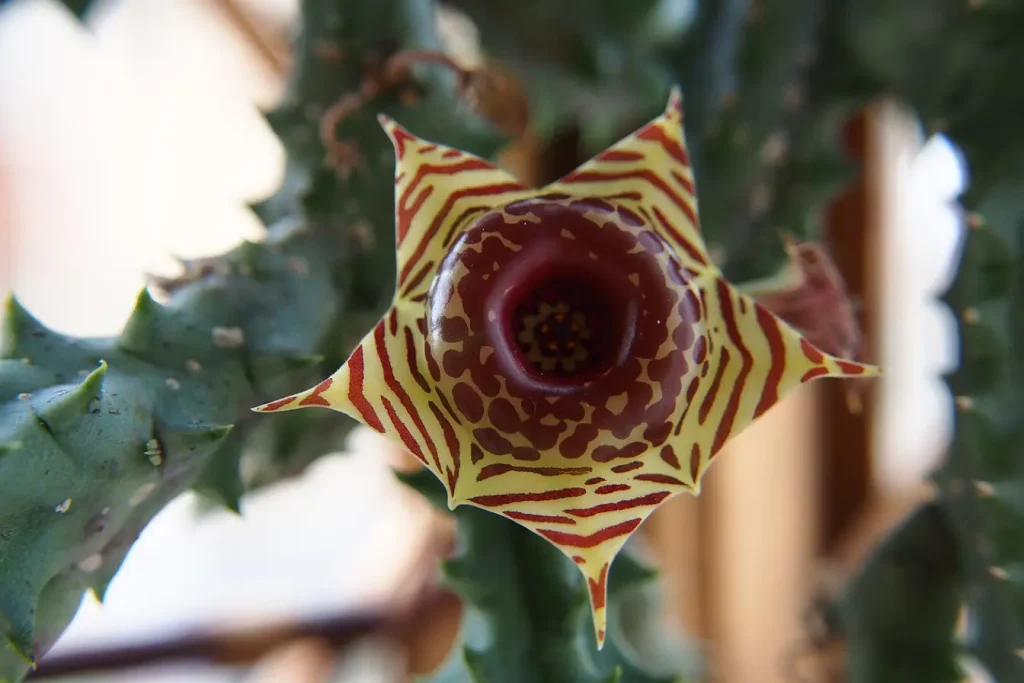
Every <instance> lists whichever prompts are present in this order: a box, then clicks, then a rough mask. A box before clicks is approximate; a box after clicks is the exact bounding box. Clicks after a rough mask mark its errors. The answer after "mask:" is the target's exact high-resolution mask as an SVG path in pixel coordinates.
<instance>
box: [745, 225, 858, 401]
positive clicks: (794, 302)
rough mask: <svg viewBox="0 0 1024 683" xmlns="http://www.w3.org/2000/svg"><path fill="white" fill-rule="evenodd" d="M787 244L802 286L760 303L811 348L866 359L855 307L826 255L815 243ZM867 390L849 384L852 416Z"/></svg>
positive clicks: (789, 241) (769, 295)
mask: <svg viewBox="0 0 1024 683" xmlns="http://www.w3.org/2000/svg"><path fill="white" fill-rule="evenodd" d="M785 242H786V251H787V253H788V255H789V258H790V261H791V262H792V265H793V267H795V268H796V270H797V272H798V274H799V277H800V281H799V283H798V284H796V285H795V286H793V287H790V288H788V289H784V290H781V291H778V292H771V293H767V294H762V295H759V296H758V297H757V299H758V302H759V303H761V304H762V305H763V306H764V307H765V308H767V309H768V310H769V311H771V312H772V313H774V314H775V315H777V316H778V317H780V318H782V319H783V320H785V321H786V322H787V323H789V324H790V325H792V326H793V327H794V328H796V329H797V330H799V331H800V332H801V334H802V335H803V336H804V337H805V338H806V340H807V342H809V344H810V345H813V347H816V348H817V349H820V350H821V351H824V352H826V353H830V354H832V355H835V356H838V357H839V358H848V359H850V360H856V361H862V360H864V353H863V338H862V335H861V329H860V325H859V324H858V322H857V316H856V313H855V311H854V306H853V302H852V301H851V299H850V295H849V293H848V292H847V289H846V283H845V282H844V280H843V277H842V275H841V274H840V273H839V269H838V268H837V267H836V264H835V263H834V262H833V260H832V258H831V257H830V256H829V254H828V252H827V251H826V250H825V248H824V247H823V246H821V245H819V244H816V243H813V242H803V243H798V242H796V241H794V240H793V239H792V238H788V237H787V238H786V240H785ZM805 348H807V344H806V343H805ZM865 388H866V385H864V384H863V383H856V382H847V383H846V390H847V404H848V405H849V407H850V409H851V411H854V412H859V411H860V406H861V398H862V394H863V391H864V389H865Z"/></svg>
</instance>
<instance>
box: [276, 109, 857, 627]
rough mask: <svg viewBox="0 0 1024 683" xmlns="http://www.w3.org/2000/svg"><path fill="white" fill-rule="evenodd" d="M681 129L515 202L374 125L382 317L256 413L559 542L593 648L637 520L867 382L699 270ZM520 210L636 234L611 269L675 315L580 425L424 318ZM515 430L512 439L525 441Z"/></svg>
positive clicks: (491, 170) (569, 412)
mask: <svg viewBox="0 0 1024 683" xmlns="http://www.w3.org/2000/svg"><path fill="white" fill-rule="evenodd" d="M682 120H683V109H682V101H681V98H680V96H679V93H678V91H674V92H673V95H672V97H671V98H670V101H669V103H668V106H667V107H666V109H665V111H664V113H663V114H662V115H661V116H659V117H658V118H656V119H655V120H654V121H652V122H651V123H649V124H648V125H647V126H645V127H643V128H641V129H640V130H639V131H637V132H636V133H635V134H633V135H631V136H629V137H627V138H625V139H624V140H622V141H620V142H619V143H617V144H616V145H614V146H613V147H611V148H610V149H608V150H606V151H605V152H603V153H602V154H600V155H598V156H597V157H595V158H594V159H593V160H591V161H589V162H587V163H586V164H584V165H583V166H581V167H580V168H579V169H577V170H576V171H574V172H573V173H570V174H569V175H567V176H566V177H565V178H563V179H561V180H560V181H558V182H556V183H553V184H552V185H550V186H547V187H544V188H540V189H537V190H529V189H527V188H525V187H524V186H523V185H522V184H521V183H519V182H518V181H517V180H516V179H515V178H513V177H512V176H510V175H509V174H508V173H506V172H504V171H502V170H501V169H499V168H497V167H495V166H494V165H492V164H490V163H489V162H487V161H485V160H483V159H480V158H478V157H475V156H472V155H470V154H467V153H464V152H462V151H460V150H456V149H453V148H450V147H446V146H444V145H442V144H436V143H433V142H428V141H426V140H422V139H420V138H418V137H416V136H415V135H413V134H412V133H409V132H408V131H406V130H405V129H403V128H401V127H400V126H399V125H398V124H396V123H395V122H394V121H391V120H390V119H388V118H386V117H381V123H382V125H383V127H384V129H385V131H386V132H387V134H388V135H389V136H390V138H391V140H392V141H393V143H394V147H395V154H396V159H397V163H396V169H395V188H396V189H395V217H396V221H395V222H396V226H395V230H396V233H395V235H396V245H397V262H398V272H399V276H398V283H397V289H396V292H397V293H396V295H395V299H394V302H393V304H392V306H391V308H390V309H389V311H388V312H387V313H386V314H385V315H384V316H383V317H382V319H381V321H380V323H379V324H377V325H376V326H375V327H374V328H373V330H372V331H370V332H369V333H368V334H367V335H366V337H365V338H364V339H363V341H362V343H361V344H360V345H359V346H358V347H357V348H356V349H355V350H354V351H353V352H352V354H351V355H350V357H349V358H348V360H347V361H346V362H345V363H344V364H343V365H342V367H341V368H339V369H338V370H337V371H336V372H335V373H334V374H333V375H332V376H331V377H329V378H327V379H325V380H324V381H323V382H321V383H320V384H318V385H317V386H315V387H312V388H310V389H308V390H306V391H303V392H300V393H297V394H294V395H293V396H288V397H285V398H282V399H279V400H277V401H272V402H270V403H267V404H265V405H263V406H260V407H259V408H256V410H257V411H258V412H276V411H283V410H295V409H300V408H309V407H314V408H315V407H320V408H329V409H333V410H337V411H340V412H343V413H346V414H348V415H350V416H351V417H353V418H355V419H357V420H359V421H360V422H362V423H363V424H366V425H367V426H369V427H370V428H372V429H373V430H375V431H377V432H380V433H383V434H385V435H387V436H389V437H391V438H393V439H395V440H396V441H398V442H400V443H401V444H402V445H403V446H404V447H405V448H406V449H407V450H409V451H410V452H411V453H412V454H413V455H414V456H415V457H416V458H418V459H419V460H420V462H422V463H423V465H424V466H425V467H426V468H428V469H429V470H430V471H431V472H433V473H434V474H435V476H437V477H438V479H439V480H440V481H441V482H442V483H443V484H444V486H445V488H446V489H447V492H448V498H449V505H450V506H452V507H454V506H456V505H460V504H468V505H473V506H475V507H479V508H483V509H486V510H490V511H492V512H494V513H496V514H500V515H502V516H504V517H506V518H507V519H510V520H513V521H515V522H516V523H517V524H521V525H523V526H525V527H527V528H528V529H530V530H532V531H533V532H535V533H537V534H538V535H540V536H542V537H544V538H546V539H547V540H548V541H550V542H551V543H553V544H555V545H556V546H557V547H559V548H560V549H561V550H562V551H563V552H564V553H565V554H566V555H567V556H568V557H570V558H572V560H573V561H574V562H575V563H576V565H577V566H578V567H579V568H580V571H582V572H583V574H584V575H585V576H586V578H587V582H588V583H587V585H588V587H589V591H590V598H591V608H592V610H593V612H594V622H595V631H596V635H597V638H598V641H599V644H600V642H601V641H602V639H603V636H604V631H605V628H606V616H605V603H606V591H607V581H608V573H609V568H610V566H611V563H612V560H613V559H614V557H615V555H616V553H617V552H618V551H619V549H620V548H621V547H622V546H623V544H624V543H625V542H626V540H627V539H628V538H629V536H630V534H632V533H633V532H634V531H635V530H636V528H637V527H638V526H639V525H640V524H641V523H642V522H643V520H644V519H646V518H647V517H648V516H649V515H650V514H651V512H653V511H654V510H655V509H656V508H657V507H658V506H659V505H661V504H663V503H664V502H665V501H666V500H668V499H669V498H671V497H672V496H674V495H676V494H678V493H682V492H688V493H692V494H696V493H698V492H699V490H700V480H701V478H702V476H703V475H704V473H705V472H706V470H707V468H708V467H709V465H710V463H711V462H712V460H713V459H714V457H715V456H716V455H717V454H718V453H719V452H720V451H721V450H722V449H723V448H724V447H725V445H726V444H727V443H728V441H729V439H730V438H731V437H732V436H734V435H735V434H737V433H739V432H740V431H742V430H743V429H744V428H745V427H746V426H747V425H749V424H750V423H751V422H752V421H753V420H755V419H757V418H758V417H760V416H761V415H763V414H764V413H766V412H767V411H769V410H770V408H771V407H772V406H773V405H774V404H775V403H777V402H778V400H779V399H780V398H781V397H783V396H784V395H785V394H786V393H787V392H788V391H790V390H792V389H794V388H795V387H797V386H799V385H800V384H801V383H802V382H806V381H810V380H812V379H814V378H817V377H840V376H843V377H855V376H856V377H867V376H872V375H875V374H877V368H874V367H873V366H869V365H865V364H861V363H855V362H853V361H848V360H843V359H839V358H836V357H833V356H831V355H829V354H828V353H826V352H824V351H822V350H821V349H819V348H817V347H815V346H814V345H813V344H811V342H809V341H808V340H807V339H805V338H804V337H802V336H801V335H800V334H799V333H797V332H796V331H795V330H794V329H792V328H791V327H789V326H788V325H786V324H785V323H784V322H783V321H782V320H780V319H779V318H777V317H776V316H775V315H774V314H773V313H771V312H770V311H769V310H767V309H766V308H764V307H762V306H760V305H758V304H757V303H756V302H755V301H754V300H753V299H751V298H749V297H747V296H746V295H745V294H743V293H741V292H740V291H739V290H737V289H736V288H735V287H734V286H733V285H732V284H731V283H729V282H728V281H726V280H725V279H724V277H723V276H722V274H721V273H720V272H719V271H718V269H717V268H716V267H715V266H714V265H713V263H712V260H711V258H710V256H709V255H708V252H707V248H706V246H705V245H704V243H703V239H702V238H701V235H700V230H699V220H698V214H697V200H696V195H695V181H694V177H693V173H692V170H691V168H690V163H689V155H688V153H687V150H686V144H685V140H684V137H683V132H682ZM527 199H531V200H532V199H536V200H539V201H540V200H542V201H548V202H553V203H559V204H561V205H565V206H577V205H578V206H584V207H586V209H585V210H586V211H590V212H591V213H594V212H596V214H600V215H604V216H614V217H615V218H616V220H618V221H620V223H622V224H623V225H625V226H627V227H628V228H629V230H633V232H632V233H630V234H633V235H634V236H635V237H633V238H630V239H631V240H632V242H623V243H622V244H623V245H624V246H623V247H622V249H623V254H625V253H627V252H629V253H634V252H635V250H636V249H641V250H647V251H648V252H649V253H650V254H652V256H651V258H650V260H649V262H650V263H657V264H660V265H659V266H658V267H660V268H662V269H663V271H664V272H663V274H662V275H663V277H664V278H666V282H668V283H669V284H670V286H669V287H667V288H666V289H665V292H666V294H665V296H666V297H669V298H670V299H673V300H675V301H678V308H676V307H675V304H673V307H672V308H671V309H668V310H670V311H671V313H670V314H668V315H666V316H664V317H663V318H659V321H660V323H659V324H660V325H662V326H663V329H662V333H661V334H660V337H659V339H660V340H661V341H659V342H657V343H656V344H654V345H653V346H652V347H651V348H650V349H648V350H647V351H645V353H647V354H648V356H645V360H644V362H643V363H644V365H643V366H642V367H640V368H639V369H638V370H637V372H636V373H635V376H636V377H637V379H635V380H634V381H633V383H632V384H629V385H628V386H626V389H625V390H617V391H616V392H609V395H608V396H606V397H605V398H604V399H602V401H601V402H600V404H599V405H596V406H595V405H591V404H588V406H589V407H587V408H586V409H585V410H584V409H583V407H582V406H583V404H582V403H581V401H580V400H575V399H572V398H571V397H570V398H569V399H563V398H560V397H559V396H557V395H555V394H552V395H550V396H547V397H538V398H530V399H529V400H523V399H521V398H517V395H515V393H514V392H513V391H512V390H511V389H510V387H509V386H508V383H507V381H505V380H502V379H501V377H502V375H501V373H500V372H497V371H495V372H491V373H490V374H488V373H484V372H480V369H481V368H493V367H496V366H495V365H494V364H495V362H496V361H495V359H494V355H495V354H494V351H493V349H490V350H488V349H487V348H481V351H480V353H479V354H476V355H474V356H473V357H471V358H469V359H468V360H466V359H465V358H463V357H460V356H459V355H458V354H457V353H456V354H454V355H452V354H449V353H448V351H447V349H451V350H455V351H458V350H460V349H462V348H464V344H465V343H466V336H467V334H469V332H468V331H469V330H470V329H472V328H473V325H474V324H476V323H480V322H481V321H479V320H470V321H467V320H465V319H459V318H458V317H454V318H452V317H444V316H441V315H440V314H439V313H438V312H437V308H436V307H437V305H439V304H438V303H437V302H441V304H440V305H444V306H450V305H452V304H451V302H452V301H454V299H453V296H454V291H455V286H456V285H457V281H458V278H459V277H461V276H462V274H460V271H459V270H458V268H453V267H451V265H450V263H449V264H448V265H446V260H448V261H450V259H451V254H453V253H455V250H456V249H457V248H459V245H460V244H461V243H465V242H466V240H467V239H468V238H467V237H466V235H467V234H468V232H469V231H472V230H473V228H474V226H477V225H480V224H481V222H482V221H484V220H494V217H495V216H496V215H497V216H501V217H503V220H505V221H506V222H507V223H517V224H529V223H530V221H531V220H533V221H534V222H536V221H537V217H536V216H535V215H534V214H531V213H530V211H531V210H532V209H530V208H529V206H527V205H524V204H523V203H522V200H527ZM515 206H518V208H512V207H515ZM524 207H525V208H524ZM596 214H595V215H596ZM538 229H539V228H538ZM580 234H582V233H580ZM652 235H653V236H652ZM573 239H578V238H577V237H573ZM629 244H632V245H633V246H632V247H630V246H629ZM580 246H581V252H580V253H585V250H584V249H583V248H585V247H586V245H585V244H581V245H580ZM594 248H595V249H596V248H597V247H596V246H595V247H594ZM488 270H489V269H488ZM476 275H478V276H480V277H481V278H482V279H484V280H486V279H487V278H488V277H490V273H488V272H482V273H476ZM627 284H628V283H627ZM677 310H678V311H679V312H678V313H677V312H676V311H677ZM691 314H692V315H691ZM470 323H472V324H470ZM431 339H440V340H442V341H443V345H442V346H440V347H437V346H434V345H433V342H431V341H429V340H431ZM680 351H681V352H682V353H680ZM474 353H475V352H474ZM456 361H458V362H456ZM460 363H461V365H460ZM659 373H660V374H659ZM655 376H658V377H660V378H661V379H660V380H659V381H655V380H654V379H653V378H654V377H655ZM588 400H589V401H591V402H593V400H596V399H588ZM691 407H692V408H693V409H692V410H691V409H690V408H691ZM540 415H543V416H544V417H543V419H540V418H539V417H537V416H540ZM529 420H535V424H534V431H533V432H531V433H530V437H529V438H526V436H525V435H524V434H525V433H524V432H523V431H522V428H521V425H523V424H526V423H527V422H528V421H529Z"/></svg>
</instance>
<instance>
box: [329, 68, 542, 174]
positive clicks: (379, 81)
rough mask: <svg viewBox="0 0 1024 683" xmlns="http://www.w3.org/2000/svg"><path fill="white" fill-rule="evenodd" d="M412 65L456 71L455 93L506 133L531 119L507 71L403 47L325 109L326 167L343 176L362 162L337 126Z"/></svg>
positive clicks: (398, 82) (405, 77)
mask: <svg viewBox="0 0 1024 683" xmlns="http://www.w3.org/2000/svg"><path fill="white" fill-rule="evenodd" d="M415 64H436V65H439V66H443V67H446V68H448V69H450V70H451V71H453V72H454V73H455V75H456V76H457V79H458V83H457V85H456V88H457V90H458V93H459V95H460V96H461V97H463V98H464V99H465V100H466V101H467V102H468V103H469V104H470V106H472V107H473V109H474V111H476V112H477V113H479V114H480V115H481V116H483V117H485V118H487V119H488V120H490V121H491V122H492V123H493V124H494V125H495V126H497V127H498V128H500V129H501V130H502V131H504V132H506V133H508V134H510V135H513V136H516V137H518V136H519V135H522V134H523V132H525V130H526V127H527V124H528V123H529V112H528V107H527V98H526V92H525V90H524V89H523V87H522V85H521V84H520V83H519V80H518V79H517V78H515V76H513V75H512V74H511V73H510V72H508V71H506V70H504V69H500V68H498V67H494V66H484V67H481V68H479V69H464V68H463V67H461V66H459V65H458V64H456V63H455V62H454V61H452V59H451V58H450V57H448V56H447V55H445V54H444V53H441V52H431V51H424V50H405V51H402V52H398V53H396V54H394V55H392V56H391V57H390V58H389V59H388V60H387V61H385V62H384V64H383V65H382V66H380V67H379V68H376V69H373V70H371V71H370V72H368V73H367V74H366V75H365V76H364V78H363V83H362V85H361V86H360V88H359V90H358V91H356V92H350V93H346V94H345V95H343V96H342V97H341V98H340V99H339V100H338V101H337V102H335V103H334V104H333V105H331V107H330V108H328V110H327V111H326V112H324V115H323V117H321V119H320V141H321V142H322V143H323V145H324V148H325V149H326V150H327V154H326V157H325V159H324V163H325V164H326V165H327V166H328V167H329V168H333V169H335V170H337V171H338V172H339V173H342V174H344V175H347V174H348V173H350V172H351V171H352V170H353V169H354V168H355V167H357V166H359V165H360V164H361V163H362V161H363V159H362V155H361V154H360V153H359V148H358V146H357V144H356V143H355V142H354V141H351V140H337V139H336V138H335V134H336V132H337V130H338V126H339V125H340V124H341V123H342V121H344V120H345V119H346V118H347V117H349V116H350V115H352V114H353V113H355V112H357V111H359V110H360V109H361V108H362V107H364V106H366V104H368V103H369V102H370V101H371V100H372V99H373V98H375V97H377V96H379V95H381V94H384V93H386V92H391V91H394V90H396V89H397V88H398V87H399V86H402V85H405V84H408V83H409V80H410V71H411V68H412V66H413V65H415ZM404 94H405V95H408V94H409V93H408V92H406V93H404Z"/></svg>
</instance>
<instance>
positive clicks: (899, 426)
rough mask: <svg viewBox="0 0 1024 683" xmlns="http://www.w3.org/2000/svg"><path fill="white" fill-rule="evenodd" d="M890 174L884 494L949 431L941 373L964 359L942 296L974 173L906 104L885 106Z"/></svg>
mask: <svg viewBox="0 0 1024 683" xmlns="http://www.w3.org/2000/svg"><path fill="white" fill-rule="evenodd" d="M883 120H884V122H883V125H882V126H881V130H882V132H881V137H882V140H881V141H880V145H879V148H880V150H881V155H882V160H881V161H882V164H883V165H885V166H886V169H887V170H883V172H885V173H888V174H890V176H889V178H888V182H886V183H883V190H882V196H881V197H879V200H880V201H881V202H882V208H883V212H882V214H881V215H882V224H881V225H879V226H876V231H877V234H878V235H879V244H878V253H879V254H880V259H881V263H880V264H879V268H878V269H877V271H876V272H877V273H878V275H879V277H881V279H882V282H881V283H880V286H879V291H880V292H881V297H880V301H879V316H880V319H879V320H878V321H877V323H878V325H877V327H878V329H879V330H880V339H879V342H878V344H877V346H876V352H877V353H878V356H879V357H878V359H877V360H878V362H879V363H880V364H881V365H882V366H883V367H884V369H885V376H884V378H882V379H881V380H880V382H879V393H878V399H879V400H878V403H877V412H876V415H875V417H876V419H877V423H876V425H877V429H876V431H875V439H876V442H875V453H876V454H877V456H878V461H877V463H876V466H877V474H876V485H877V486H878V487H879V488H880V489H881V490H882V492H883V493H884V494H896V495H898V494H900V493H902V492H905V491H907V490H909V489H913V488H915V487H916V486H918V485H919V484H920V482H921V480H922V479H923V478H926V477H927V476H928V475H929V473H930V472H931V471H932V470H933V469H934V468H935V466H937V465H938V463H939V461H940V460H941V458H942V455H943V453H944V450H945V448H946V447H947V446H948V443H949V440H950V437H951V428H952V420H951V414H952V410H953V399H952V397H951V396H950V395H949V391H948V390H947V389H946V386H945V384H944V383H943V381H942V380H941V375H942V374H943V373H946V372H948V371H950V370H952V369H954V368H955V367H956V363H957V357H958V350H957V349H958V344H957V338H956V329H955V326H954V325H953V320H952V318H951V317H950V316H951V313H950V311H949V310H948V308H947V307H946V306H945V304H943V303H942V302H941V301H939V300H938V297H939V296H941V295H942V293H943V292H944V291H945V290H946V288H948V287H949V285H950V283H951V282H952V279H953V277H954V275H955V273H956V268H957V265H958V262H959V251H960V246H961V240H962V236H963V231H964V229H965V228H964V217H963V215H962V213H963V212H962V210H961V208H960V206H959V205H958V203H957V199H958V197H959V195H960V194H961V193H962V192H963V190H964V189H965V187H966V183H967V176H966V169H965V168H964V164H963V161H962V157H961V156H960V154H959V152H958V151H957V150H956V149H955V148H954V147H953V146H952V145H951V144H950V142H949V141H948V140H947V139H946V138H944V137H943V136H939V135H936V136H933V137H931V138H929V139H927V140H922V139H921V137H920V134H919V132H918V129H917V127H916V124H914V123H913V122H912V120H911V119H909V118H908V117H907V115H906V114H905V113H903V112H901V111H899V110H896V109H895V108H893V109H888V110H886V113H885V114H884V115H883Z"/></svg>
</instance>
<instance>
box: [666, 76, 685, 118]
mask: <svg viewBox="0 0 1024 683" xmlns="http://www.w3.org/2000/svg"><path fill="white" fill-rule="evenodd" d="M665 113H666V114H682V113H683V89H682V88H681V87H680V86H679V84H678V83H675V84H673V85H672V88H671V89H670V90H669V94H668V104H667V105H666V106H665Z"/></svg>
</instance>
